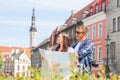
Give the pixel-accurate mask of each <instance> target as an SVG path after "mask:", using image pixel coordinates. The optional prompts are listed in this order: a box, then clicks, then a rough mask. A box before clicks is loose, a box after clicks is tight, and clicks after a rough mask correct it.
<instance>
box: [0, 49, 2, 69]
mask: <svg viewBox="0 0 120 80" xmlns="http://www.w3.org/2000/svg"><path fill="white" fill-rule="evenodd" d="M1 54H2V52H1V51H0V68H1V67H2V55H1Z"/></svg>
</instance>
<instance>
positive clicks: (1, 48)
mask: <svg viewBox="0 0 120 80" xmlns="http://www.w3.org/2000/svg"><path fill="white" fill-rule="evenodd" d="M17 49H19V51H20V52H22V51H24V50H25V53H26V54H27V56H28V57H29V58H31V54H30V49H29V48H23V47H8V46H0V52H2V56H6V55H8V54H9V53H10V52H11V51H12V50H17Z"/></svg>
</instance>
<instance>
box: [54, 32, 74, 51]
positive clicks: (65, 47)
mask: <svg viewBox="0 0 120 80" xmlns="http://www.w3.org/2000/svg"><path fill="white" fill-rule="evenodd" d="M56 43H57V44H58V46H57V47H56V48H55V51H60V52H74V49H73V48H72V47H70V38H69V37H68V35H67V34H65V33H60V34H59V35H58V37H57V41H56Z"/></svg>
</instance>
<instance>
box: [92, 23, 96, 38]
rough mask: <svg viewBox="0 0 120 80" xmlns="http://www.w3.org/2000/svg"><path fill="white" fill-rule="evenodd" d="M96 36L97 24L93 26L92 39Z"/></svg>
mask: <svg viewBox="0 0 120 80" xmlns="http://www.w3.org/2000/svg"><path fill="white" fill-rule="evenodd" d="M94 28H95V32H94ZM95 38H96V25H93V26H92V39H95Z"/></svg>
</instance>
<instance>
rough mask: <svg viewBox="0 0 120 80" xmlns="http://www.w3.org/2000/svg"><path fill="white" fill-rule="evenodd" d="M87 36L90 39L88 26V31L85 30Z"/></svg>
mask: <svg viewBox="0 0 120 80" xmlns="http://www.w3.org/2000/svg"><path fill="white" fill-rule="evenodd" d="M87 38H88V39H90V28H88V31H87Z"/></svg>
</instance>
